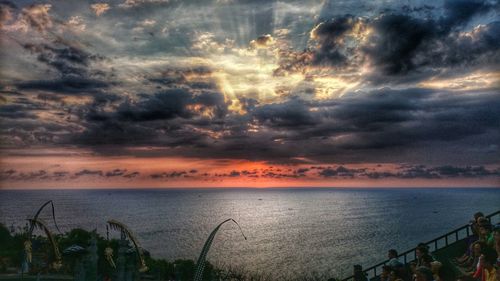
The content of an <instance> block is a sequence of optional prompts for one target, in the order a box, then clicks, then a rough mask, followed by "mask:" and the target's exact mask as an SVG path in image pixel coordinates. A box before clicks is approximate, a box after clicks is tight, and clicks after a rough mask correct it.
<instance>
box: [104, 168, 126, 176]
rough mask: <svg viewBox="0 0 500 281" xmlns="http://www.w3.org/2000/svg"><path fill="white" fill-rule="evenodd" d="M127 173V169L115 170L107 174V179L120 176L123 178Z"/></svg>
mask: <svg viewBox="0 0 500 281" xmlns="http://www.w3.org/2000/svg"><path fill="white" fill-rule="evenodd" d="M126 172H127V170H126V169H123V170H122V169H114V170H112V171H108V172H106V174H105V176H106V177H118V176H123V175H125V173H126Z"/></svg>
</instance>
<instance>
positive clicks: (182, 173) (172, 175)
mask: <svg viewBox="0 0 500 281" xmlns="http://www.w3.org/2000/svg"><path fill="white" fill-rule="evenodd" d="M187 176H188V172H186V171H172V172H163V173H155V174H151V175H149V177H150V178H152V179H174V178H180V177H187Z"/></svg>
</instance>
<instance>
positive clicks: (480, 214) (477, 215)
mask: <svg viewBox="0 0 500 281" xmlns="http://www.w3.org/2000/svg"><path fill="white" fill-rule="evenodd" d="M480 217H484V214H483V213H482V212H477V213H475V214H474V221H476V222H477V220H478V219H479V218H480Z"/></svg>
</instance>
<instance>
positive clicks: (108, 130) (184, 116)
mask: <svg viewBox="0 0 500 281" xmlns="http://www.w3.org/2000/svg"><path fill="white" fill-rule="evenodd" d="M227 106H228V105H227V104H226V102H225V101H224V97H223V95H222V94H220V93H217V92H201V93H196V94H195V93H191V92H190V91H188V90H187V89H169V90H165V91H162V92H159V93H157V94H154V95H151V96H144V97H143V98H142V99H141V100H140V101H139V102H137V103H132V102H129V101H125V102H123V103H122V104H120V105H119V106H118V107H117V108H116V110H114V111H111V112H109V111H103V110H97V109H95V108H93V107H91V108H89V109H88V110H87V113H86V114H85V115H84V116H83V118H85V120H86V122H87V125H86V127H87V129H86V130H85V131H84V132H83V133H82V134H81V135H80V136H77V137H76V138H75V139H74V141H76V142H78V143H83V144H117V143H118V144H153V143H156V144H161V145H168V146H178V145H186V146H189V145H194V144H196V145H202V140H203V136H202V135H200V133H197V132H196V131H195V130H192V129H190V127H189V126H188V125H189V123H193V124H197V125H198V126H203V124H206V125H211V124H212V122H216V120H217V119H221V118H224V117H225V115H226V114H227V110H228V109H227ZM205 111H210V112H211V114H213V115H211V117H210V118H209V117H204V116H202V114H203V112H205ZM207 118H208V119H207ZM205 119H207V120H206V121H203V120H205Z"/></svg>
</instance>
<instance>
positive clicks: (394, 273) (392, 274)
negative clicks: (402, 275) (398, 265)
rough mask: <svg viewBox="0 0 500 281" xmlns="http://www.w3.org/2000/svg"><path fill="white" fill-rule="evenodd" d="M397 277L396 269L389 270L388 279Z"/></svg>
mask: <svg viewBox="0 0 500 281" xmlns="http://www.w3.org/2000/svg"><path fill="white" fill-rule="evenodd" d="M397 279H399V275H398V272H397V271H396V270H391V272H390V273H389V281H396V280H397Z"/></svg>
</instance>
